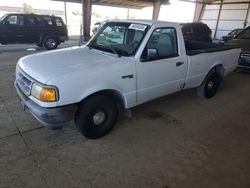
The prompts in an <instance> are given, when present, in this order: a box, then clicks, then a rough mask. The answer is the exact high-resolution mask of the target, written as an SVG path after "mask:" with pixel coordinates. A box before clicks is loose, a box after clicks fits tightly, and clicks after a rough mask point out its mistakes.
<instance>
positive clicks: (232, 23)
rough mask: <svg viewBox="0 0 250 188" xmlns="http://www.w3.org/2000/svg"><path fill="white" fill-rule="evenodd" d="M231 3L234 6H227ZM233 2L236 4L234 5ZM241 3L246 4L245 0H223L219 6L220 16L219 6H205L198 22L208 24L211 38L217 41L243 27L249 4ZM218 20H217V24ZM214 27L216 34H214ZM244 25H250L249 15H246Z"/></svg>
mask: <svg viewBox="0 0 250 188" xmlns="http://www.w3.org/2000/svg"><path fill="white" fill-rule="evenodd" d="M232 2H234V4H228V3H232ZM235 2H238V3H237V4H235ZM242 2H247V0H245V1H244V0H224V1H223V4H222V6H221V12H220V15H219V10H220V4H218V3H217V4H211V5H205V7H204V9H203V12H202V15H201V19H200V21H201V22H204V23H206V24H208V26H209V27H210V28H211V30H212V31H213V35H212V36H213V37H215V38H217V39H219V38H221V36H223V35H226V34H227V33H228V32H230V31H231V30H233V29H235V28H243V27H244V22H245V20H246V16H247V11H248V7H249V3H242ZM218 18H219V20H218V23H217V19H218ZM217 24H218V25H217ZM216 25H217V32H215V30H216ZM246 25H247V26H249V25H250V15H248V18H247V22H246Z"/></svg>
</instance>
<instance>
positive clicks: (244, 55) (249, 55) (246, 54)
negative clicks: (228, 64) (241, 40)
mask: <svg viewBox="0 0 250 188" xmlns="http://www.w3.org/2000/svg"><path fill="white" fill-rule="evenodd" d="M240 58H242V59H248V60H250V52H244V51H243V52H242V53H241V55H240Z"/></svg>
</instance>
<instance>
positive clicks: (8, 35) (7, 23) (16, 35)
mask: <svg viewBox="0 0 250 188" xmlns="http://www.w3.org/2000/svg"><path fill="white" fill-rule="evenodd" d="M2 29H3V31H2V40H3V41H5V42H6V43H20V42H23V40H24V33H25V27H24V16H23V15H18V14H17V15H9V16H8V17H6V18H5V19H4V21H3V25H2Z"/></svg>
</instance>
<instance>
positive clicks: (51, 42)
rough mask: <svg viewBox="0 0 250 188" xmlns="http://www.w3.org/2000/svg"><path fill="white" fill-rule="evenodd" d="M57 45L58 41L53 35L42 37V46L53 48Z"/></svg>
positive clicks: (48, 48)
mask: <svg viewBox="0 0 250 188" xmlns="http://www.w3.org/2000/svg"><path fill="white" fill-rule="evenodd" d="M57 46H58V41H57V39H56V38H55V37H49V36H48V37H44V39H43V47H44V48H45V49H47V50H54V49H56V48H57Z"/></svg>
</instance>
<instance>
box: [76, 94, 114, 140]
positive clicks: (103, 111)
mask: <svg viewBox="0 0 250 188" xmlns="http://www.w3.org/2000/svg"><path fill="white" fill-rule="evenodd" d="M117 117H118V109H117V106H116V103H115V102H114V101H112V100H111V99H110V98H109V97H107V96H103V95H96V96H92V97H90V98H88V99H86V100H85V101H84V102H83V103H81V104H80V107H79V110H78V112H77V113H76V117H75V125H76V127H77V129H78V130H79V132H80V133H81V134H82V135H84V136H85V137H87V138H89V139H96V138H100V137H102V136H104V135H106V134H108V133H109V132H110V131H111V130H112V129H113V127H114V126H115V123H116V121H117ZM103 118H104V119H103Z"/></svg>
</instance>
